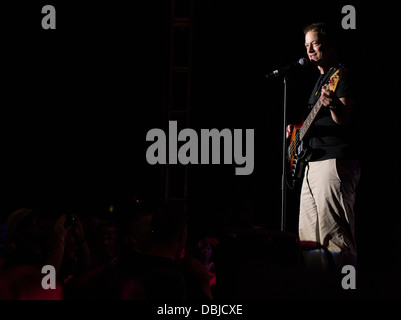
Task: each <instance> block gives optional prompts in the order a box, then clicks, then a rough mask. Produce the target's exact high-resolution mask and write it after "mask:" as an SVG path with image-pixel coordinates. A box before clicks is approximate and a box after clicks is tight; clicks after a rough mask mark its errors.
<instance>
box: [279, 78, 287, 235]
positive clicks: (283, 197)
mask: <svg viewBox="0 0 401 320" xmlns="http://www.w3.org/2000/svg"><path fill="white" fill-rule="evenodd" d="M286 131H287V77H284V97H283V150H282V172H281V224H280V230H281V231H285V230H286V192H287V188H286V181H287V177H286V154H287V152H286V150H287V143H286V140H287V138H286Z"/></svg>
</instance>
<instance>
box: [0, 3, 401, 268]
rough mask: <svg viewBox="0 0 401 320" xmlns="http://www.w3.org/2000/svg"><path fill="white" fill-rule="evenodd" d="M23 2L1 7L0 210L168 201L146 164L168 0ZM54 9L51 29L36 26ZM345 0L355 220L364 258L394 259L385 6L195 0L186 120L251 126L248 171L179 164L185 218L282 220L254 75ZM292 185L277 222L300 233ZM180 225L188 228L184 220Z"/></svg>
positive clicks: (336, 15)
mask: <svg viewBox="0 0 401 320" xmlns="http://www.w3.org/2000/svg"><path fill="white" fill-rule="evenodd" d="M134 3H135V4H133V5H129V6H128V5H127V4H125V2H122V1H117V2H115V1H113V2H110V3H99V2H93V3H85V4H83V3H80V2H79V3H78V2H76V3H74V2H68V3H48V2H46V3H42V2H34V3H32V2H29V3H28V2H27V3H24V4H22V3H14V4H8V5H2V8H1V15H2V19H1V34H2V50H1V53H2V68H1V77H2V80H3V81H2V86H1V142H2V144H1V146H2V148H1V150H2V152H1V154H2V170H1V179H0V182H1V190H2V197H1V198H2V209H1V219H2V221H3V222H4V221H5V219H6V217H7V215H8V214H9V213H10V212H12V211H13V210H15V209H17V208H19V207H22V206H27V207H38V208H46V209H48V210H52V209H53V208H54V211H55V212H57V213H58V212H61V211H63V210H73V211H75V212H78V213H80V214H82V215H84V214H85V213H87V212H92V213H93V212H96V211H97V210H99V212H101V211H102V210H106V208H107V206H108V205H109V204H111V203H115V202H118V201H120V200H121V199H127V198H132V197H136V196H137V197H139V198H140V199H144V201H146V202H148V203H152V204H154V205H156V206H157V205H158V204H160V203H161V202H162V199H163V188H164V184H163V174H164V171H163V168H162V166H159V165H155V166H151V165H149V164H148V163H147V162H146V158H145V154H146V149H147V147H148V146H149V145H150V142H146V140H145V137H146V133H147V132H148V131H149V130H150V129H152V128H163V129H165V130H166V123H167V120H166V119H167V118H166V96H167V94H168V92H167V64H168V59H169V43H170V42H169V31H168V30H169V29H168V28H169V14H170V6H169V1H136V2H134ZM45 4H53V5H54V6H55V7H56V11H57V15H56V20H57V29H56V30H43V29H42V28H41V19H42V14H41V8H42V6H43V5H45ZM345 4H353V5H354V6H355V8H356V30H342V31H341V40H342V44H343V51H342V53H343V57H344V59H343V61H344V62H345V63H346V65H347V66H348V67H349V69H350V70H351V71H352V72H353V74H354V75H355V77H356V79H357V86H358V91H359V100H358V104H359V110H360V118H359V119H360V124H361V129H360V133H361V147H362V159H361V163H362V178H361V182H360V186H359V192H358V200H357V201H358V203H357V211H356V224H357V226H356V228H357V238H358V239H357V240H358V248H359V252H360V260H361V263H362V264H364V263H365V264H366V265H369V266H371V268H372V269H375V268H383V269H386V268H389V267H390V268H393V267H394V266H396V265H397V263H398V264H399V260H397V259H398V258H397V257H399V254H398V255H397V252H399V250H400V244H399V241H400V240H399V230H400V218H399V216H400V214H399V212H400V210H399V205H398V198H397V197H398V195H399V191H400V186H399V177H400V171H399V164H398V160H397V157H398V154H397V153H398V152H399V150H398V148H397V146H398V147H399V146H400V131H399V126H400V112H399V103H400V80H399V43H398V41H397V40H396V39H398V33H399V27H398V24H397V18H398V16H397V11H398V10H397V9H398V7H397V6H396V5H395V3H391V2H388V3H385V2H382V1H381V2H380V3H371V2H364V3H355V2H352V3H350V2H346V3H345V2H344V3H343V2H329V3H321V2H320V3H318V4H317V3H316V4H312V3H308V2H303V3H298V4H290V3H287V2H284V1H277V2H273V1H268V2H267V1H241V2H236V1H212V0H203V1H195V6H194V18H193V46H192V54H193V60H192V70H193V73H192V76H193V77H192V92H191V101H192V103H191V128H193V129H195V130H197V132H200V131H198V130H200V129H201V128H205V129H212V128H217V129H220V130H221V129H223V128H229V129H231V130H233V129H234V128H235V129H247V128H252V129H255V168H254V172H253V173H252V175H250V176H235V173H234V167H235V165H213V166H212V165H203V166H202V165H197V166H195V165H192V166H190V168H189V194H188V201H189V205H188V215H189V217H190V222H191V226H196V227H193V228H194V229H197V230H198V231H199V230H203V231H204V232H205V233H211V234H213V233H217V232H219V230H220V227H221V226H231V225H234V226H241V227H254V226H262V227H265V228H267V229H270V230H279V229H280V205H281V201H280V197H281V189H280V187H281V186H280V183H281V181H280V179H281V145H282V140H281V139H282V131H281V130H282V129H281V125H282V95H283V94H282V89H283V87H282V82H281V81H280V79H277V80H276V81H267V80H266V79H265V74H266V73H269V72H270V71H272V70H275V69H277V68H278V67H281V66H285V65H287V64H289V63H292V62H294V61H296V60H298V59H299V58H300V57H302V56H305V49H304V36H303V31H302V29H303V27H304V26H306V25H308V24H309V23H312V22H316V21H329V22H332V23H334V24H335V25H337V26H338V27H340V26H341V20H342V17H343V14H341V8H342V7H343V6H344V5H345ZM316 76H317V74H316V70H314V69H313V68H307V69H306V70H305V71H302V72H300V73H297V74H294V75H292V76H291V77H290V78H289V83H288V93H289V98H288V99H289V101H288V108H289V109H288V119H289V121H290V122H291V121H295V120H299V119H298V118H299V116H300V110H303V108H304V106H305V103H306V99H307V97H308V96H309V93H310V90H311V88H312V86H313V83H314V79H315V77H316ZM298 191H299V190H298V189H295V190H293V191H289V192H288V194H287V196H288V212H287V215H288V216H287V220H288V221H287V228H288V231H291V232H296V231H297V214H298V213H297V206H298V197H299V193H298ZM191 226H190V227H191Z"/></svg>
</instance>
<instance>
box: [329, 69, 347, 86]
mask: <svg viewBox="0 0 401 320" xmlns="http://www.w3.org/2000/svg"><path fill="white" fill-rule="evenodd" d="M342 72H343V68H339V69H337V70H336V72H334V73H333V75H332V76H331V77H330V80H329V85H328V87H329V90H330V91H333V92H334V91H336V89H337V85H338V82H339V81H340V78H341V75H342Z"/></svg>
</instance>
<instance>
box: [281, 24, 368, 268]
mask: <svg viewBox="0 0 401 320" xmlns="http://www.w3.org/2000/svg"><path fill="white" fill-rule="evenodd" d="M304 35H305V47H306V52H307V55H308V58H309V60H310V62H311V64H313V65H314V66H316V67H317V68H318V69H319V72H320V76H319V78H318V80H317V82H316V85H315V87H314V89H313V91H312V93H311V96H310V98H309V101H308V103H309V111H310V114H309V115H310V117H308V118H307V119H306V120H305V122H306V121H307V120H308V123H305V122H304V124H303V125H302V127H300V128H299V127H297V126H294V125H288V126H287V138H288V137H290V136H292V137H293V139H295V141H294V144H295V143H300V142H302V146H303V148H304V149H308V155H309V157H308V161H307V162H305V166H304V170H303V177H302V187H301V195H300V213H299V238H300V240H301V241H313V242H317V243H319V244H320V245H321V246H323V248H325V249H327V250H328V251H329V252H330V253H331V256H332V257H334V261H335V265H336V267H337V268H338V269H340V270H341V267H342V266H344V265H354V266H356V244H355V235H354V204H355V196H356V187H357V185H358V182H359V177H360V166H359V161H358V156H357V152H356V148H355V145H354V142H355V141H354V140H355V139H354V134H353V133H354V132H353V131H354V128H355V127H354V124H353V118H354V111H355V96H354V91H353V87H352V85H351V83H350V80H349V76H348V75H347V73H346V70H345V68H344V67H343V66H341V65H340V64H339V59H338V51H337V44H336V40H335V37H334V32H332V31H331V29H330V27H329V26H328V25H326V24H324V23H314V24H312V25H309V26H307V27H306V28H305V29H304ZM336 71H339V72H337V73H336ZM335 73H336V74H335ZM336 77H339V79H338V78H337V79H336ZM333 80H337V82H338V83H336V89H335V91H334V92H333V91H331V90H330V85H329V84H330V81H333ZM295 131H297V134H295ZM294 137H295V138H294ZM301 138H302V141H299V140H300V139H301ZM292 147H294V148H292V150H290V149H289V152H293V153H294V154H295V158H297V157H298V156H300V157H301V156H303V154H301V153H300V154H299V155H298V154H296V153H297V152H298V151H299V147H298V144H295V145H294V146H292ZM302 153H303V152H302ZM294 154H293V156H294ZM290 157H291V155H290ZM298 160H299V161H301V159H298ZM296 162H298V161H296Z"/></svg>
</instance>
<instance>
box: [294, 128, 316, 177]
mask: <svg viewBox="0 0 401 320" xmlns="http://www.w3.org/2000/svg"><path fill="white" fill-rule="evenodd" d="M302 124H303V123H300V124H296V125H294V128H293V129H292V132H291V137H290V143H289V147H288V159H289V161H290V167H289V168H290V176H291V179H292V180H293V181H297V180H300V179H302V177H303V172H304V169H305V165H306V163H307V162H308V161H309V159H310V158H311V156H312V152H311V150H309V149H308V148H307V146H306V145H305V143H304V140H300V137H299V134H300V131H299V130H300V129H301V127H302Z"/></svg>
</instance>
